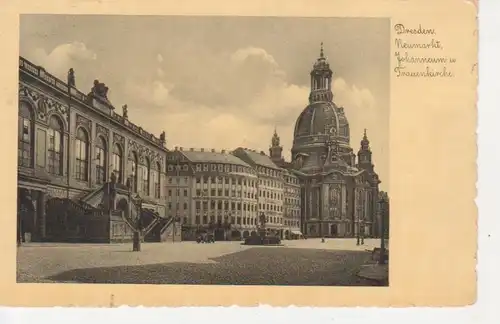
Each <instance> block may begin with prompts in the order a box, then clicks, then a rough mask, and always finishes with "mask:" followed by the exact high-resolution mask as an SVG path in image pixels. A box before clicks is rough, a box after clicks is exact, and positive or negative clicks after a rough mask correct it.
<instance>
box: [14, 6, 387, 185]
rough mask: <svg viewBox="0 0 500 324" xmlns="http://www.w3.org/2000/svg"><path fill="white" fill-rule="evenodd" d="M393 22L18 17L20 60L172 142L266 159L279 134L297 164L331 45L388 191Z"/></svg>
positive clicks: (342, 93) (349, 108)
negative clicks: (313, 86) (315, 81)
mask: <svg viewBox="0 0 500 324" xmlns="http://www.w3.org/2000/svg"><path fill="white" fill-rule="evenodd" d="M389 37H390V22H389V20H388V19H382V18H298V17H293V18H291V17H290V18H286V17H235V16H233V17H229V16H226V17H222V16H219V17H213V16H212V17H210V16H118V15H117V16H108V15H76V16H75V15H21V24H20V55H21V56H23V57H25V58H26V59H28V60H30V61H32V62H33V63H35V64H37V65H41V66H43V67H44V68H45V69H46V70H47V71H48V72H49V73H51V74H53V75H55V76H57V77H59V78H60V79H61V80H66V75H67V71H68V70H69V68H73V69H74V71H75V77H76V87H77V88H78V89H79V90H80V91H82V92H84V93H87V92H89V91H90V89H91V87H92V83H93V80H95V79H98V80H99V81H100V82H103V83H105V84H106V85H107V86H108V87H109V92H108V97H109V99H110V101H111V103H112V104H113V105H114V106H115V107H116V112H117V113H120V114H121V112H122V109H121V107H122V106H123V105H124V104H127V106H128V115H129V119H130V120H131V121H132V122H133V123H135V124H137V125H139V126H142V127H143V128H144V129H146V130H148V131H149V132H151V133H153V134H156V135H157V136H159V134H160V133H161V132H162V131H165V133H166V136H167V146H168V148H169V149H172V148H173V147H175V146H180V147H184V148H190V147H193V148H207V149H210V148H215V149H219V150H220V149H227V150H231V149H234V148H236V147H239V146H243V147H247V148H252V149H255V150H258V151H261V150H263V151H265V152H268V149H269V146H270V144H271V137H272V134H273V131H274V128H275V127H276V129H277V131H278V134H279V135H280V137H281V143H282V145H283V147H284V156H285V158H286V159H287V160H288V159H289V158H290V149H291V145H292V141H293V129H294V126H295V122H296V120H297V117H298V116H299V114H300V112H301V111H302V110H303V109H304V108H305V107H306V106H307V104H308V96H309V91H310V89H309V85H310V76H309V73H310V71H311V69H312V65H313V63H314V61H315V60H316V58H317V57H318V55H319V50H320V43H321V42H323V43H324V51H325V55H326V56H327V57H328V60H329V62H330V67H331V69H332V71H333V84H332V90H333V94H334V102H335V103H336V104H337V105H340V106H343V107H344V108H345V113H346V117H347V118H348V120H349V123H350V127H351V146H352V147H353V149H354V150H355V152H357V150H358V149H359V146H360V144H359V142H360V140H361V138H362V136H363V130H364V129H365V128H366V129H367V134H368V138H369V140H370V142H371V148H372V151H373V160H374V164H375V170H376V171H377V172H378V173H379V176H380V178H381V180H382V183H381V188H382V190H388V188H387V187H388V175H389V171H388V168H389V165H388V163H389V154H388V149H389V148H388V145H389V138H388V134H389V130H388V127H389V112H390V107H389V73H390V62H389V57H390V56H389V50H390V41H389Z"/></svg>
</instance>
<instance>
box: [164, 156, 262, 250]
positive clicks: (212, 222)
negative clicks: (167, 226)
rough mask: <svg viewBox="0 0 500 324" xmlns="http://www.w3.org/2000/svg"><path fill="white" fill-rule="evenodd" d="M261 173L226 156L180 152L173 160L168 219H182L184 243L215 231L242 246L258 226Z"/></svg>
mask: <svg viewBox="0 0 500 324" xmlns="http://www.w3.org/2000/svg"><path fill="white" fill-rule="evenodd" d="M257 181H258V179H257V172H256V171H255V170H254V169H253V168H252V167H251V166H250V165H249V164H247V163H246V162H244V161H243V160H241V159H239V158H237V157H236V156H234V155H232V154H230V153H229V152H226V151H224V150H223V151H215V150H205V149H199V150H195V149H192V148H191V149H183V148H182V147H180V148H177V147H176V148H175V149H174V151H171V152H169V153H168V154H167V185H166V188H167V215H172V216H176V217H178V221H179V222H180V225H181V226H180V227H181V228H182V236H183V239H194V238H195V237H196V234H197V233H199V232H200V231H208V230H209V231H214V234H215V236H216V239H217V240H236V239H237V240H239V239H241V238H246V237H248V236H250V235H251V232H252V231H256V229H257V228H256V226H257V188H258V187H257Z"/></svg>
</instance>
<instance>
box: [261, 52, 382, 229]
mask: <svg viewBox="0 0 500 324" xmlns="http://www.w3.org/2000/svg"><path fill="white" fill-rule="evenodd" d="M310 75H311V92H310V95H309V105H308V106H307V107H306V108H305V109H304V110H303V111H302V113H301V114H300V115H299V117H298V118H297V122H296V124H295V130H294V138H293V147H292V149H291V156H292V160H291V162H285V161H284V159H283V156H282V149H283V148H282V147H281V146H280V139H279V136H278V134H277V132H276V131H275V133H274V135H273V138H272V141H271V148H270V150H269V153H270V156H271V159H272V161H273V162H274V163H275V164H276V165H278V166H280V167H281V168H283V169H285V170H287V172H288V174H292V175H294V176H295V177H296V178H297V179H298V182H299V183H300V195H299V197H300V203H299V204H298V206H299V208H300V213H299V214H300V227H301V231H302V233H304V234H305V235H307V236H309V237H322V236H328V237H353V236H357V235H363V236H378V235H380V216H379V214H380V213H379V212H378V208H379V207H378V206H379V204H378V196H379V184H380V180H379V177H378V175H377V173H376V172H375V169H374V165H373V163H372V152H371V149H370V142H369V140H368V137H367V134H366V130H365V133H364V136H363V140H362V141H361V143H360V149H359V151H358V153H357V161H356V154H355V153H354V150H353V149H352V148H351V146H350V128H349V122H348V120H347V117H346V114H345V111H344V108H343V107H339V106H337V105H336V104H335V103H334V102H333V98H334V96H333V93H332V91H331V82H332V75H333V72H332V70H331V69H330V65H329V63H328V60H327V59H326V57H325V55H324V53H323V48H321V53H320V56H319V58H318V59H317V61H316V62H315V63H314V66H313V69H312V71H311V74H310Z"/></svg>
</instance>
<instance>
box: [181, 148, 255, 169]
mask: <svg viewBox="0 0 500 324" xmlns="http://www.w3.org/2000/svg"><path fill="white" fill-rule="evenodd" d="M179 152H180V153H181V154H183V155H184V156H185V157H186V158H187V159H188V160H190V161H191V162H194V163H228V164H235V165H240V166H244V167H250V165H248V164H247V163H245V162H244V161H243V160H241V159H239V158H237V157H236V156H234V155H232V154H229V153H221V152H212V151H203V152H202V151H179Z"/></svg>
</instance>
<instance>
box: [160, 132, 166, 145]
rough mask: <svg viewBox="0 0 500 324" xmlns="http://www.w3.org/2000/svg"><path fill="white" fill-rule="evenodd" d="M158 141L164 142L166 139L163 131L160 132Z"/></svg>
mask: <svg viewBox="0 0 500 324" xmlns="http://www.w3.org/2000/svg"><path fill="white" fill-rule="evenodd" d="M160 141H162V142H163V143H165V142H166V141H167V139H166V135H165V131H163V132H161V134H160Z"/></svg>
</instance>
